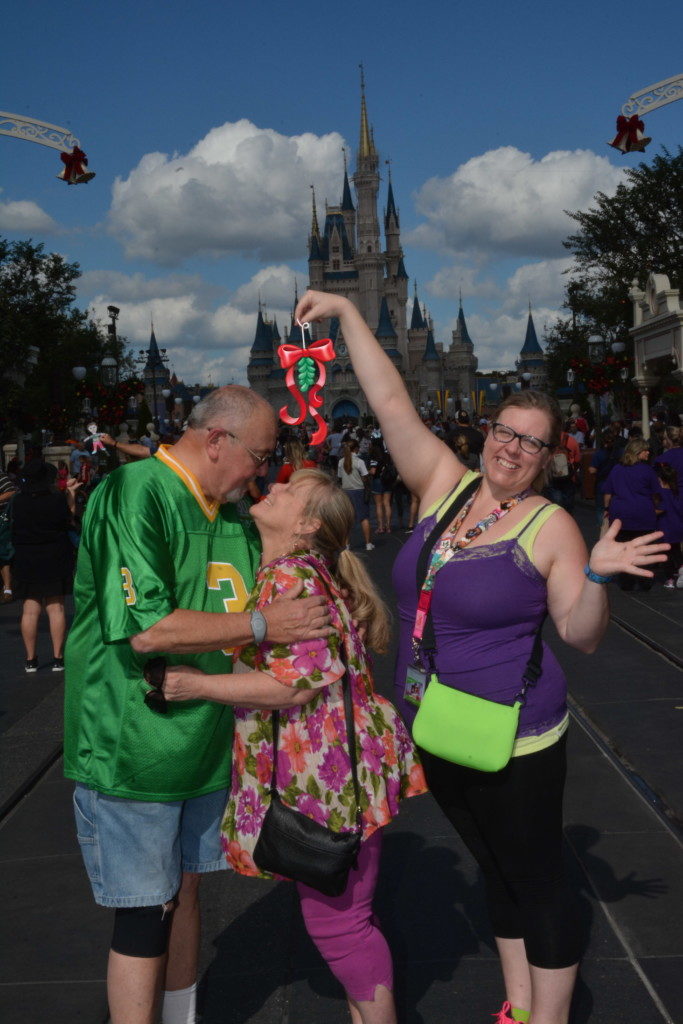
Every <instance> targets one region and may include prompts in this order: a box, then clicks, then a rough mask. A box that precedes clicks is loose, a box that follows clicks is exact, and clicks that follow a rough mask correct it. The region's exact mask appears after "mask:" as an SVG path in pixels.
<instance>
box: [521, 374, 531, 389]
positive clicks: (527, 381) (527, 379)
mask: <svg viewBox="0 0 683 1024" xmlns="http://www.w3.org/2000/svg"><path fill="white" fill-rule="evenodd" d="M521 384H522V387H523V388H529V387H531V374H530V373H528V372H527V373H523V374H522V380H521Z"/></svg>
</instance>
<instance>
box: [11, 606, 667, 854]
mask: <svg viewBox="0 0 683 1024" xmlns="http://www.w3.org/2000/svg"><path fill="white" fill-rule="evenodd" d="M610 620H611V621H612V622H613V623H614V625H615V626H618V627H619V629H621V630H622V631H623V632H624V633H626V634H627V635H628V636H630V637H632V638H633V639H634V640H637V641H638V642H639V643H641V644H643V646H645V647H646V648H647V649H648V650H649V651H651V652H652V653H653V654H654V655H655V656H658V657H660V658H663V659H665V660H666V661H668V662H669V663H670V664H671V665H673V666H674V667H675V668H677V669H683V658H682V657H680V656H679V655H678V654H676V653H675V652H674V651H671V650H669V649H667V648H666V647H664V646H663V645H662V644H659V643H657V641H655V640H653V639H652V638H651V637H649V636H648V635H647V634H646V633H644V632H642V630H639V629H638V628H637V627H635V626H633V625H632V624H631V623H629V622H628V621H627V620H626V619H624V618H623V616H621V615H617V614H615V613H614V612H611V613H610ZM568 705H569V711H570V714H571V716H572V718H573V719H574V720H575V721H576V723H577V724H578V725H579V726H580V727H581V728H582V729H583V731H584V732H585V733H586V734H587V735H588V736H589V738H590V739H591V741H592V742H593V743H594V744H595V746H596V747H598V748H599V749H600V750H601V752H602V753H603V754H604V756H605V757H607V758H608V760H609V761H610V762H611V763H612V765H613V766H614V768H615V769H616V770H617V771H618V772H619V773H620V774H621V776H622V777H623V778H624V779H625V780H626V781H627V782H628V783H629V785H630V786H631V787H632V789H634V790H635V791H636V792H637V793H638V795H639V796H640V797H641V798H642V799H643V800H644V801H645V802H646V803H647V804H648V806H649V807H650V808H651V809H652V811H653V812H654V813H655V814H656V815H657V817H658V818H659V820H660V821H661V823H662V824H663V825H664V826H665V828H666V829H667V830H668V831H669V832H670V833H671V835H673V836H674V837H675V838H676V840H677V841H678V842H679V843H681V844H682V845H683V822H681V821H680V820H679V819H678V818H677V817H676V815H675V814H674V813H673V812H672V811H671V810H670V808H669V807H668V806H667V805H666V802H665V801H664V800H662V798H661V797H660V796H659V795H658V794H657V793H656V792H655V791H654V790H653V789H652V788H651V787H650V786H649V785H648V783H647V781H646V780H645V779H644V778H643V777H642V776H641V775H640V774H639V773H638V772H637V771H635V769H634V768H633V767H632V766H631V765H630V764H629V762H628V759H627V758H626V757H625V756H624V755H623V754H622V753H621V752H620V751H618V750H616V749H615V748H614V746H613V745H612V743H611V741H610V739H609V737H608V736H606V735H605V734H604V733H603V732H602V731H601V730H600V729H599V728H598V726H597V725H596V724H595V723H594V722H593V721H592V719H591V718H590V716H589V715H588V714H587V713H586V712H585V711H584V710H583V709H582V707H581V706H580V704H579V703H578V702H577V701H576V700H574V699H573V698H572V696H571V695H568ZM62 753H63V746H62V745H61V744H60V745H58V746H56V747H55V748H53V750H52V751H51V752H50V753H49V755H48V756H47V757H45V758H44V759H43V760H42V762H41V763H40V764H39V765H37V766H36V768H35V769H34V770H33V771H32V772H31V773H30V774H29V775H28V776H27V778H26V779H25V780H24V781H23V782H22V784H21V785H20V786H19V787H18V788H17V789H16V790H15V792H14V793H13V794H12V795H11V797H10V798H9V799H7V800H6V801H5V803H4V805H3V806H2V807H0V824H1V823H2V822H3V821H4V820H5V819H6V818H7V817H8V815H10V814H11V813H12V811H13V810H14V808H15V807H17V806H18V804H20V803H21V801H22V800H23V799H24V798H25V797H26V796H28V795H29V793H30V792H31V791H32V790H33V789H34V788H35V787H36V786H37V785H38V784H39V782H40V781H41V780H42V779H43V778H44V776H45V775H46V774H47V773H48V772H49V770H50V769H51V768H52V767H53V765H54V764H55V763H56V762H57V761H58V760H59V758H60V757H61V756H62Z"/></svg>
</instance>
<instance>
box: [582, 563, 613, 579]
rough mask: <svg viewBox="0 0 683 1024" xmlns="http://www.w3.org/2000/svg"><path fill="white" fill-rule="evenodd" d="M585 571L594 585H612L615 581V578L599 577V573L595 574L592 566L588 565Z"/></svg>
mask: <svg viewBox="0 0 683 1024" xmlns="http://www.w3.org/2000/svg"><path fill="white" fill-rule="evenodd" d="M583 571H584V574H585V575H586V576H587V577H588V579H589V580H590V581H591V582H592V583H611V582H612V580H613V579H614V576H599V575H598V573H597V572H593V570H592V569H591V567H590V565H587V566H586V567H585V569H584V570H583Z"/></svg>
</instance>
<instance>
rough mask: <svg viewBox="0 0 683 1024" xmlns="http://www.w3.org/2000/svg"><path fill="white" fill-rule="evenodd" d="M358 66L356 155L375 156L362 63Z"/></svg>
mask: <svg viewBox="0 0 683 1024" xmlns="http://www.w3.org/2000/svg"><path fill="white" fill-rule="evenodd" d="M359 66H360V147H359V149H358V155H359V156H360V157H363V156H376V153H377V151H376V150H375V142H374V139H373V137H372V133H371V131H370V128H369V125H368V108H367V106H366V103H365V71H364V70H363V65H362V63H361V64H360V65H359Z"/></svg>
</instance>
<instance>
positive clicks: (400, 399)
mask: <svg viewBox="0 0 683 1024" xmlns="http://www.w3.org/2000/svg"><path fill="white" fill-rule="evenodd" d="M295 316H296V317H297V318H298V319H299V320H300V321H301V322H302V323H303V322H304V321H305V320H309V321H310V320H328V319H329V318H330V317H338V318H339V321H340V324H341V329H342V333H343V335H344V341H345V342H346V345H347V346H348V350H349V355H350V356H351V361H352V363H353V369H354V371H355V374H356V376H357V377H358V381H359V383H360V386H361V387H362V389H363V391H364V392H365V394H366V396H367V399H368V401H369V403H370V405H371V406H372V409H373V411H374V413H375V415H376V416H377V419H378V420H379V422H380V426H381V428H382V433H383V434H384V440H385V442H386V445H387V448H388V449H389V451H390V452H391V456H392V458H393V460H394V462H395V463H396V468H397V469H398V471H399V473H400V475H401V477H402V478H403V481H404V483H405V485H406V487H407V488H408V490H410V491H412V492H413V493H414V494H417V495H418V496H419V498H420V501H421V505H422V508H423V509H424V508H425V507H426V506H427V505H429V504H431V502H432V501H435V500H436V499H437V498H438V497H440V496H441V495H442V494H444V493H445V492H446V491H448V490H449V489H450V488H451V487H453V486H454V484H455V483H456V482H457V481H458V480H459V479H460V477H461V476H462V475H463V473H464V472H465V467H464V466H463V464H462V463H461V462H460V461H459V459H457V458H456V456H455V455H454V454H453V453H452V452H451V451H450V449H449V448H448V447H447V446H446V445H445V444H444V443H443V442H442V441H440V440H439V439H438V438H437V437H436V436H435V435H434V434H433V433H432V432H431V430H429V429H428V428H427V427H426V426H425V425H424V423H422V421H421V420H420V417H419V416H418V414H417V411H416V410H415V408H414V406H413V404H412V402H411V400H410V396H409V395H408V392H407V391H406V389H405V385H404V383H403V381H402V380H401V376H400V374H399V373H398V371H397V369H396V367H395V366H394V364H393V363H392V362H391V360H390V359H389V358H388V356H387V355H386V354H385V353H384V351H383V350H382V347H381V346H380V345H379V344H378V342H377V339H376V338H375V337H374V336H373V334H372V332H371V331H370V329H369V328H368V326H367V324H366V323H365V321H364V320H363V318H362V316H361V315H360V313H359V312H358V310H357V309H356V307H355V306H354V305H353V303H352V302H350V301H349V300H348V299H345V298H343V297H342V296H339V295H331V294H329V293H327V292H314V291H308V292H306V294H305V295H304V296H303V298H302V299H301V300H300V302H299V304H298V305H297V307H296V311H295Z"/></svg>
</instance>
